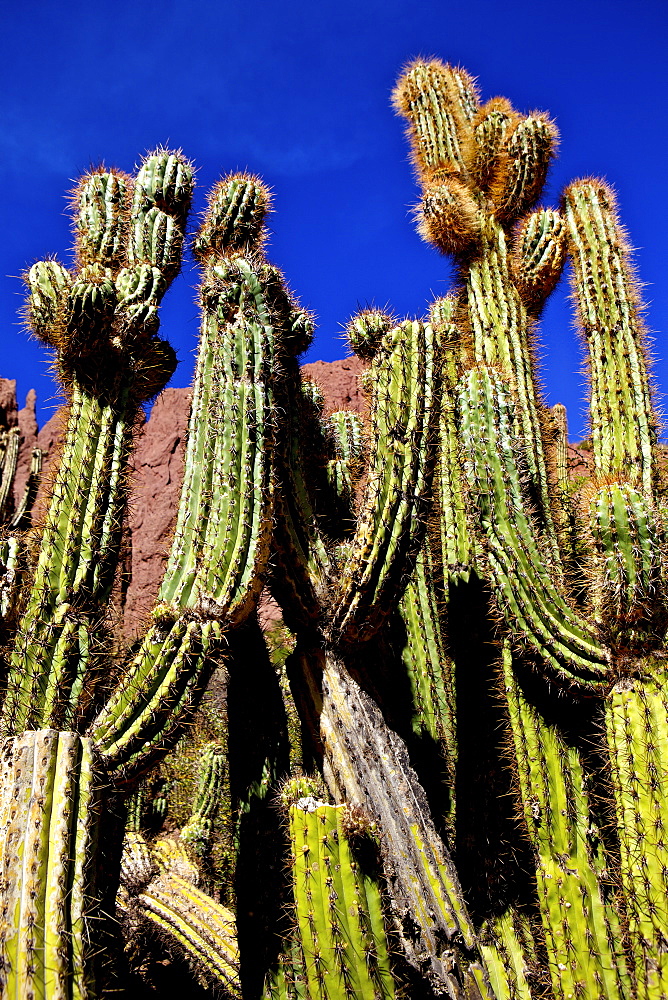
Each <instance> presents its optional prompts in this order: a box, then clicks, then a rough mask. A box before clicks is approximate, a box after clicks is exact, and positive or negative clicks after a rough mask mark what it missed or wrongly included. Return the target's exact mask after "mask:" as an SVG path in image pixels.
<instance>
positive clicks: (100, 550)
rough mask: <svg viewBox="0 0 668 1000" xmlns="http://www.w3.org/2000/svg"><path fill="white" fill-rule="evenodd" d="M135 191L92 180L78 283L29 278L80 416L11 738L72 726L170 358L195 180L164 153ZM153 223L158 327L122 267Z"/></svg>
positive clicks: (83, 201) (48, 534)
mask: <svg viewBox="0 0 668 1000" xmlns="http://www.w3.org/2000/svg"><path fill="white" fill-rule="evenodd" d="M170 164H171V165H173V166H174V169H176V170H177V173H178V175H179V177H178V183H177V184H175V185H174V187H173V189H172V190H171V191H170V192H169V194H168V195H167V194H166V193H165V192H163V191H162V189H160V190H157V189H154V187H152V182H151V181H150V180H147V176H148V177H149V178H150V177H151V176H154V175H155V174H156V172H159V171H160V170H161V169H163V168H164V167H165V166H166V165H170ZM128 188H129V178H126V177H125V176H124V175H121V174H115V173H104V172H100V173H94V174H90V175H88V176H87V177H85V178H84V179H83V180H82V181H81V182H80V184H79V186H78V188H77V190H76V192H75V207H76V215H75V229H76V234H77V270H76V272H75V273H74V275H73V276H70V275H69V274H68V273H67V272H66V271H65V270H64V269H63V268H61V267H60V265H57V264H56V263H55V262H53V261H46V262H41V263H38V264H35V265H34V266H33V267H32V268H31V270H30V272H29V273H28V275H27V278H26V280H27V284H28V288H29V291H30V299H29V315H30V316H31V319H32V322H33V325H34V328H35V330H36V332H37V333H38V335H40V336H41V337H42V338H43V339H45V340H46V341H47V342H48V343H50V344H51V345H52V346H54V347H56V349H57V351H58V365H59V369H60V372H61V376H62V378H63V380H64V382H65V384H66V385H68V386H69V396H70V409H69V416H68V423H67V428H66V433H65V443H64V447H63V454H62V458H61V462H60V465H59V469H58V472H57V475H56V479H55V482H54V486H53V490H52V497H51V502H50V506H49V511H48V514H47V518H46V524H45V527H44V531H43V533H42V540H41V547H40V554H39V557H38V561H37V568H36V572H35V578H34V582H33V585H32V589H31V593H30V596H29V598H28V602H27V607H26V610H25V613H24V615H23V619H22V621H21V623H20V626H19V631H18V638H17V643H16V646H15V649H14V651H13V653H12V657H11V665H10V671H9V676H8V696H7V699H6V701H5V705H4V707H3V713H2V728H3V729H4V731H5V732H16V731H20V730H22V729H26V728H30V727H39V726H44V725H56V726H61V727H62V726H64V727H67V726H68V725H72V724H73V722H74V718H75V713H76V711H77V705H76V701H75V699H73V692H74V691H80V690H81V688H82V685H83V678H84V676H85V675H86V672H87V669H88V666H89V662H90V661H89V658H88V657H87V656H86V654H85V650H84V649H79V647H78V643H77V641H76V640H74V639H73V637H74V636H75V634H82V633H81V628H78V627H77V626H82V627H83V629H84V630H85V629H90V630H91V631H92V633H95V629H96V627H97V625H98V622H99V619H100V617H101V613H102V609H103V607H104V604H105V602H106V598H107V596H108V592H109V588H110V587H111V583H112V579H113V572H114V569H115V564H116V560H117V557H118V549H119V545H120V536H121V531H120V527H121V524H122V517H123V511H124V509H125V505H126V503H127V492H126V470H127V465H128V460H129V452H130V444H131V436H132V427H133V424H134V420H135V417H136V413H137V407H138V405H139V402H140V401H141V400H142V399H143V398H145V396H144V392H145V390H146V376H145V369H146V366H147V363H149V359H150V355H151V351H153V352H154V353H155V351H156V350H157V351H158V353H159V352H160V349H159V348H158V346H157V345H158V344H159V342H158V341H157V340H156V337H155V332H156V330H157V316H156V315H155V310H156V309H157V304H158V303H159V301H160V297H161V296H162V294H163V293H164V291H165V290H166V288H167V284H168V280H169V279H171V277H173V276H174V273H175V269H177V267H178V259H179V257H180V251H181V243H182V239H183V228H184V225H185V214H186V212H187V209H188V206H189V203H190V195H191V189H192V170H191V167H190V165H189V164H187V163H186V161H185V160H183V158H182V157H178V156H174V155H173V154H169V153H166V152H162V151H161V152H158V153H156V154H154V155H153V156H151V157H149V158H148V159H147V160H146V161H145V163H144V164H143V165H142V167H141V169H140V171H139V173H138V176H137V180H136V183H135V190H134V198H133V202H132V206H131V207H130V208H129V207H128V205H127V200H128ZM158 198H160V199H161V201H160V204H161V206H162V207H161V208H158V207H157V206H156V200H157V199H158ZM147 215H151V216H152V218H153V221H154V222H155V221H156V220H157V221H159V220H160V219H163V221H164V220H167V221H165V226H166V229H165V227H163V230H165V231H163V232H161V235H160V238H159V239H158V240H156V241H154V242H153V244H152V245H151V247H150V248H147V249H146V253H147V254H148V255H149V260H151V263H152V264H153V265H155V266H156V270H157V271H158V273H159V274H160V276H161V287H160V294H159V295H158V296H157V297H156V298H155V304H154V305H152V306H151V308H152V309H153V315H152V322H150V323H148V322H147V318H146V316H145V315H144V313H143V312H140V313H139V314H138V315H137V316H134V317H132V316H129V315H128V313H127V309H126V308H125V304H124V301H123V295H122V287H120V286H122V282H121V275H122V272H123V269H122V268H121V265H122V263H123V261H124V259H125V257H126V256H127V257H128V258H129V259H132V256H133V253H134V250H133V238H134V237H131V238H130V240H129V244H128V245H126V243H125V240H126V235H127V233H126V228H127V225H129V226H130V229H131V232H132V233H133V234H134V233H136V232H142V231H143V227H144V226H145V223H146V216H147ZM151 255H153V256H151ZM167 258H169V259H168V260H167ZM117 282H118V284H119V287H117ZM163 360H164V364H163V367H162V370H160V371H159V372H158V374H156V372H155V371H153V372H152V374H151V376H150V379H152V380H153V382H155V380H156V378H157V381H158V383H159V384H156V385H155V387H154V388H153V391H157V389H158V388H161V387H162V385H164V382H165V381H166V380H167V378H168V377H169V375H170V374H171V372H172V370H173V368H172V367H170V364H169V355H168V352H167V353H165V354H164V359H163ZM150 366H151V365H150V364H149V367H150ZM165 366H166V367H165ZM160 378H162V381H160Z"/></svg>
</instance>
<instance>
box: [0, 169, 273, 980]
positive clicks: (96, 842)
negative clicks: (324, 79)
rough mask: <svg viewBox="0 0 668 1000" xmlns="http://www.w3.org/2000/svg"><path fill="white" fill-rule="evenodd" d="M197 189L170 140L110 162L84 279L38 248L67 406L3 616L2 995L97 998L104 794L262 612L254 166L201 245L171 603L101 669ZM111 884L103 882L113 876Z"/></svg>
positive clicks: (267, 424) (263, 464)
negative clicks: (137, 446)
mask: <svg viewBox="0 0 668 1000" xmlns="http://www.w3.org/2000/svg"><path fill="white" fill-rule="evenodd" d="M191 186H192V172H191V168H190V165H189V164H188V163H187V162H186V161H185V160H184V159H183V157H181V156H179V155H175V154H171V153H167V152H162V151H159V152H158V153H156V154H154V155H153V156H151V157H149V158H148V159H147V160H146V161H145V163H144V164H143V166H142V168H141V169H140V172H139V174H138V176H137V178H136V180H134V182H133V181H132V179H131V178H127V177H125V176H123V175H119V174H114V173H95V174H92V175H90V176H89V177H87V178H84V180H83V181H82V182H81V183H80V185H79V187H78V189H77V192H76V197H75V209H76V214H75V228H76V230H77V234H78V244H77V249H78V264H77V269H76V271H75V273H74V274H73V275H72V274H70V273H69V272H68V271H66V270H65V269H64V268H62V267H61V266H60V265H58V264H56V263H55V262H54V261H47V262H44V263H42V264H37V265H34V267H33V268H32V269H31V271H30V272H29V274H28V278H27V280H28V285H29V289H30V307H29V308H30V313H31V316H32V318H33V323H34V326H35V328H36V330H37V332H38V333H39V334H40V335H41V336H42V337H43V339H45V340H47V342H48V343H50V344H51V345H52V346H54V347H55V348H56V350H57V360H58V366H59V370H60V372H61V374H62V377H63V383H64V385H65V387H66V390H67V392H68V396H69V399H70V407H69V419H68V423H67V430H66V436H65V441H64V445H63V454H62V459H61V463H60V466H59V470H58V473H57V475H56V478H55V481H54V485H53V488H52V498H51V503H50V507H49V511H48V513H47V515H46V521H45V525H44V528H43V531H42V542H41V548H40V552H39V556H38V560H37V565H36V567H35V570H34V576H33V580H32V583H31V585H30V588H29V591H28V594H27V597H26V598H25V600H24V602H23V604H22V605H21V604H18V605H17V606H16V607H14V608H12V609H11V610H10V611H9V612H8V617H9V619H10V620H9V623H8V624H9V625H11V624H12V623H13V624H14V625H15V631H16V640H15V644H14V648H13V652H12V653H11V658H10V669H9V675H8V681H7V691H6V697H5V702H4V706H3V711H2V725H3V729H4V732H5V734H6V736H7V737H8V738H7V740H6V742H5V746H4V758H3V767H4V771H3V774H4V776H5V777H6V779H7V780H3V789H2V800H1V802H2V805H1V808H0V830H1V831H2V846H1V847H0V870H1V871H2V890H3V893H2V900H3V902H2V925H3V935H2V944H1V946H0V948H1V951H0V955H1V958H2V964H1V968H2V977H3V989H4V990H6V991H7V993H8V995H9V994H11V995H17V996H26V997H27V996H35V997H38V996H43V997H52V996H56V995H58V996H61V995H62V996H64V997H65V996H89V995H91V993H92V990H93V986H92V981H93V975H94V964H95V963H94V956H95V954H96V950H97V949H96V946H95V939H96V927H97V926H98V925H99V918H98V919H97V922H93V921H94V918H95V908H96V905H97V897H96V890H95V887H94V876H95V874H96V872H97V871H98V870H99V867H100V860H99V859H100V850H106V851H111V856H112V857H113V856H114V850H115V849H114V848H113V845H110V844H109V843H108V841H109V837H110V836H111V835H112V834H113V830H111V829H110V827H109V824H104V823H101V824H100V823H98V820H99V817H100V816H101V815H104V811H105V801H106V800H108V798H109V786H110V784H111V786H112V788H113V787H114V786H116V787H119V786H120V785H121V784H124V783H127V782H129V781H131V780H132V778H133V776H134V775H137V774H138V773H139V772H140V770H141V769H142V768H145V766H146V764H147V762H149V761H151V760H153V759H154V758H155V757H156V755H159V754H160V753H164V752H165V750H166V748H167V746H168V743H169V741H170V740H172V739H173V737H174V736H175V735H176V734H177V732H178V727H179V725H180V724H181V723H182V720H183V719H184V717H185V715H186V713H187V711H188V709H189V707H191V706H192V705H193V704H194V703H195V702H196V699H197V697H198V693H199V692H200V691H201V687H202V682H203V679H204V678H205V677H206V675H207V671H208V670H209V669H210V667H211V664H212V662H213V661H212V657H215V656H217V655H218V656H219V655H220V653H221V650H222V649H223V647H224V645H225V642H226V640H225V635H226V632H227V630H228V629H229V628H230V627H233V626H234V625H236V624H238V623H240V622H242V621H243V620H244V618H245V617H246V616H247V615H248V614H249V613H250V612H251V611H252V609H253V607H254V605H255V603H256V600H257V597H258V594H259V591H260V588H261V581H262V574H263V571H264V566H265V564H266V561H267V557H268V539H269V530H270V525H271V519H270V511H271V489H270V476H269V467H270V466H269V461H270V456H271V440H272V436H273V427H274V417H273V409H272V407H273V401H272V389H271V379H272V375H273V363H274V362H273V352H274V345H273V328H272V325H271V317H270V315H269V313H268V311H267V309H266V307H265V305H264V300H263V295H262V287H261V285H260V283H259V280H258V277H257V268H258V266H259V267H260V268H261V267H262V266H264V265H263V264H262V255H261V251H260V249H259V247H260V244H261V240H262V220H263V217H264V213H265V211H266V208H267V193H266V190H265V188H264V187H263V186H262V185H261V184H260V183H259V182H258V181H256V180H255V179H254V178H252V177H246V176H242V177H232V178H230V179H228V180H226V181H223V182H221V184H220V185H219V186H218V188H217V189H216V191H215V192H214V195H213V197H212V200H211V205H210V210H209V213H208V215H207V218H206V221H205V224H204V227H203V229H202V231H201V232H200V235H199V237H198V242H197V251H198V254H199V255H200V257H201V258H202V260H203V261H204V262H205V264H206V277H205V282H204V286H203V290H202V300H203V317H204V318H203V331H202V343H201V346H200V354H199V359H198V366H197V374H196V381H195V388H194V395H193V410H192V418H191V432H190V436H189V443H188V452H187V457H186V474H185V477H184V483H183V489H182V495H181V501H180V507H179V511H180V514H179V518H178V523H177V528H176V532H175V536H174V541H173V543H172V550H171V555H170V558H169V562H168V567H167V571H166V575H165V579H164V582H163V586H162V590H161V593H160V597H159V603H158V605H157V607H156V609H155V611H154V613H153V616H152V617H153V621H152V623H151V625H150V627H149V629H148V632H147V634H146V636H145V637H144V639H143V641H142V642H141V643H140V644H139V647H138V649H137V651H136V652H135V654H134V655H133V656H132V658H131V659H130V660H129V662H127V663H125V664H122V665H120V667H119V669H118V670H117V671H116V673H115V674H112V676H109V665H108V663H107V662H106V661H105V659H104V649H105V636H104V631H105V622H104V608H105V601H106V599H107V597H108V594H109V589H110V587H111V583H112V580H113V572H114V569H115V563H116V560H117V558H118V547H119V544H120V538H121V527H122V521H123V510H124V505H125V502H126V499H127V497H126V493H127V489H126V482H127V462H128V457H129V451H130V444H131V435H132V427H133V423H134V420H135V415H136V412H137V408H138V406H139V404H140V403H141V402H142V401H143V400H144V399H146V398H147V397H148V396H151V395H153V394H155V392H156V391H157V390H158V389H159V388H160V387H161V386H162V385H163V384H164V382H165V380H166V379H167V378H168V377H169V375H170V374H171V372H172V370H173V352H171V348H169V347H168V345H166V344H164V342H162V341H159V340H157V338H156V330H157V313H156V309H157V305H158V303H159V301H160V298H161V296H162V294H163V292H164V290H165V288H166V286H167V283H168V282H169V280H171V278H173V277H174V275H175V273H176V272H177V270H178V262H179V256H180V248H181V243H182V238H183V228H184V225H185V219H186V213H187V208H188V202H189V198H190V190H191ZM244 254H251V255H252V256H251V257H250V258H249V257H247V256H244ZM239 484H241V486H242V488H241V489H237V486H238V485H239ZM12 616H13V617H12ZM57 727H61V728H60V731H59V730H58V728H57ZM24 729H26V730H29V731H28V732H26V733H24V734H23V735H21V731H22V730H24ZM30 730H32V731H30ZM67 730H69V731H67ZM15 734H16V735H15ZM42 745H44V749H42ZM24 758H25V760H24ZM36 789H39V793H38V794H36ZM16 803H20V804H21V808H20V809H18V810H17V808H16V805H15V804H16ZM112 825H113V824H112ZM98 828H99V835H98V834H97V833H96V830H98ZM33 829H34V830H35V831H36V833H35V835H34V836H33V834H32V833H30V834H29V833H28V831H31V830H33ZM105 838H106V839H105ZM111 881H112V886H111V891H113V872H112V878H111ZM103 888H104V886H102V887H100V889H99V890H97V892H98V897H99V892H100V891H102V889H103ZM107 891H109V890H107ZM157 905H158V904H157V903H156V906H157ZM45 914H46V915H47V917H48V919H47V920H46V921H45V919H44V916H45ZM165 919H166V918H165Z"/></svg>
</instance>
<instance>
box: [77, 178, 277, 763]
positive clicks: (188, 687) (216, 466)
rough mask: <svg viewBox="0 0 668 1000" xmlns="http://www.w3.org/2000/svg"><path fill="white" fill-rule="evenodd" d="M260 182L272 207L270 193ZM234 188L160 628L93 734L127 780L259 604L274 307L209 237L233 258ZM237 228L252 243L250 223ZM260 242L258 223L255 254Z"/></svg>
mask: <svg viewBox="0 0 668 1000" xmlns="http://www.w3.org/2000/svg"><path fill="white" fill-rule="evenodd" d="M244 183H245V182H244ZM254 184H255V190H256V200H257V201H258V202H259V203H263V204H264V203H265V202H266V200H267V194H266V190H265V189H264V188H263V186H262V185H261V184H260V182H259V181H257V180H255V181H254ZM235 185H237V178H236V177H235V176H232V177H231V178H228V179H227V180H226V181H224V182H222V183H221V184H220V185H219V186H218V188H217V189H216V194H215V197H214V198H213V200H212V207H211V210H210V212H211V215H210V217H208V218H207V220H206V221H205V224H204V227H203V230H202V235H201V237H200V240H199V243H198V244H197V245H198V246H199V247H200V252H201V254H202V255H203V258H204V262H205V264H206V276H205V282H204V286H203V289H202V296H201V298H202V309H203V320H202V337H201V343H200V351H199V357H198V365H197V371H196V375H195V385H194V390H193V403H192V408H191V417H190V432H189V436H188V447H187V451H186V459H185V475H184V480H183V486H182V490H181V499H180V503H179V513H178V516H177V523H176V528H175V532H174V538H173V542H172V547H171V552H170V556H169V559H168V562H167V568H166V571H165V576H164V578H163V582H162V586H161V589H160V592H159V595H158V604H157V606H156V609H155V611H154V624H153V625H152V626H151V628H150V629H149V631H148V633H147V635H146V637H145V639H144V641H143V643H142V645H141V647H140V649H139V651H138V652H137V654H136V656H135V659H134V660H133V662H132V663H131V664H130V665H129V667H128V669H127V672H126V674H125V676H124V677H123V679H122V681H121V683H120V684H119V685H118V687H117V688H116V690H115V691H114V693H113V694H112V696H111V698H110V699H109V701H108V703H107V705H106V706H105V707H104V708H103V709H102V711H101V712H100V714H99V715H98V718H97V719H96V721H95V723H94V724H93V727H92V733H93V734H94V737H95V739H96V741H97V743H98V745H99V747H100V749H101V751H102V752H103V754H104V756H105V759H106V760H107V762H108V766H110V767H113V768H120V769H121V770H123V771H124V770H125V769H127V768H128V767H130V766H131V767H133V768H135V767H137V766H138V765H139V763H140V762H141V761H143V760H145V759H149V758H150V757H151V755H153V754H154V753H155V751H156V749H158V748H159V747H160V746H162V745H163V744H164V742H165V740H166V739H167V738H168V737H169V735H170V734H171V733H172V732H173V731H174V727H175V726H176V725H177V724H178V720H179V718H180V717H181V716H182V714H183V712H184V711H185V710H186V709H187V708H188V706H189V705H192V703H193V701H194V699H195V698H196V697H197V694H198V692H199V691H200V689H201V680H200V678H201V677H202V676H203V673H204V671H205V670H206V668H207V664H208V663H210V659H211V657H212V656H213V655H215V653H216V651H219V650H220V649H221V643H222V641H223V635H224V630H225V629H226V628H227V627H229V625H234V624H237V623H239V622H241V621H243V620H244V618H246V617H247V615H248V614H249V613H250V612H251V611H252V610H253V609H254V607H255V606H256V604H257V600H258V598H259V593H260V590H261V588H262V582H263V573H264V570H265V566H266V562H267V558H268V555H269V537H270V531H271V503H272V494H271V480H270V468H271V455H272V451H273V435H274V409H273V407H274V402H273V389H272V378H273V370H274V327H273V325H272V310H271V305H272V303H271V301H269V300H268V297H267V294H266V291H265V288H264V286H263V284H262V282H261V280H260V277H259V275H258V269H257V264H256V260H257V258H256V259H251V258H246V257H241V256H235V257H224V256H219V254H218V248H219V247H220V246H223V245H224V244H223V243H221V242H220V241H221V240H222V236H220V237H217V236H215V234H214V232H213V228H212V227H213V221H212V219H215V220H216V224H217V225H219V226H221V227H222V228H223V229H224V230H225V232H229V233H230V234H231V235H230V236H229V239H230V241H231V245H230V252H232V251H233V250H234V249H235V248H236V245H237V244H236V242H235V241H236V239H237V236H236V235H235V234H236V232H237V230H236V228H235V225H234V220H230V219H227V220H226V216H225V214H224V212H223V211H222V210H220V211H218V209H216V207H215V206H217V205H218V204H219V202H220V203H225V204H227V203H228V201H229V202H230V204H231V206H232V207H231V209H230V211H235V210H236V206H237V203H236V201H235V200H234V199H233V198H232V199H228V188H234V187H235ZM245 211H246V207H245V206H244V212H245ZM240 226H241V229H242V231H243V233H244V234H247V225H246V222H245V215H244V218H243V219H242V220H241V222H240ZM244 238H245V237H244ZM261 240H262V229H261V226H258V228H256V231H255V233H254V241H255V244H254V245H255V248H256V252H257V251H258V248H259V245H260V243H261ZM279 332H280V331H279Z"/></svg>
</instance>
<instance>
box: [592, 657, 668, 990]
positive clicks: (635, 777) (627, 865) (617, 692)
mask: <svg viewBox="0 0 668 1000" xmlns="http://www.w3.org/2000/svg"><path fill="white" fill-rule="evenodd" d="M656 667H657V668H658V670H657V672H658V673H660V674H663V673H664V671H665V666H664V663H663V662H662V661H659V662H658V663H657V664H656ZM667 717H668V698H667V697H666V685H665V682H663V683H661V684H646V685H643V686H641V684H640V683H639V682H635V681H622V682H620V683H619V684H617V685H616V686H615V688H614V689H613V691H612V694H611V695H610V698H609V699H608V701H607V703H606V713H605V725H606V734H607V742H608V747H609V750H610V758H611V762H612V787H613V790H614V803H615V813H616V817H617V825H618V829H619V843H620V852H621V870H620V874H621V882H622V886H623V889H624V895H625V898H626V905H627V910H628V920H629V936H630V938H631V944H632V956H633V957H632V962H633V969H634V972H635V976H636V982H637V995H638V996H639V997H647V998H650V997H651V998H653V997H657V998H658V997H662V996H665V995H666V993H667V992H668V959H667V956H666V951H665V947H664V944H663V942H664V941H665V940H666V939H667V938H668V913H667V911H666V899H667V898H668V841H667V839H666V830H665V826H666V821H665V803H666V797H667V796H668V781H667V780H666V775H668V761H667V751H668V725H667V724H666V718H667Z"/></svg>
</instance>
